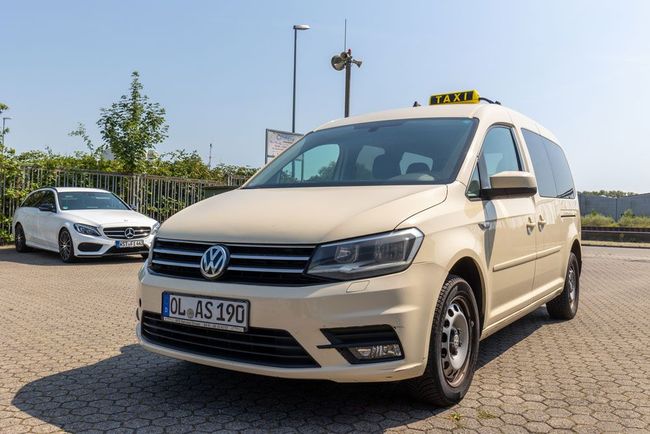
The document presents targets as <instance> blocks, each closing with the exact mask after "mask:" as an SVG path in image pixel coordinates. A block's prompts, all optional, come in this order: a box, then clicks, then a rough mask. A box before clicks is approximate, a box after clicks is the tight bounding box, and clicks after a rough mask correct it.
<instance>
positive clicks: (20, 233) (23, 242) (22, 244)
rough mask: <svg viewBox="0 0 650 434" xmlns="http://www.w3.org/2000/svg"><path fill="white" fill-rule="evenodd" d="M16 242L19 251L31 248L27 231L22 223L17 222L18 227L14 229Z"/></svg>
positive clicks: (26, 250)
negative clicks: (26, 234) (26, 235)
mask: <svg viewBox="0 0 650 434" xmlns="http://www.w3.org/2000/svg"><path fill="white" fill-rule="evenodd" d="M14 244H15V246H16V251H17V252H19V253H25V252H29V251H30V250H31V249H30V248H29V247H28V246H27V238H25V231H24V230H23V226H22V225H21V224H20V223H17V224H16V229H15V230H14Z"/></svg>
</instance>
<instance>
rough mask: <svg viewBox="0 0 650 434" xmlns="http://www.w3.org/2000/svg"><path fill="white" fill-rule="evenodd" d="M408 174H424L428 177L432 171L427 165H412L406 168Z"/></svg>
mask: <svg viewBox="0 0 650 434" xmlns="http://www.w3.org/2000/svg"><path fill="white" fill-rule="evenodd" d="M406 173H424V174H426V175H431V170H430V169H429V166H428V165H427V164H426V163H411V164H409V167H407V168H406Z"/></svg>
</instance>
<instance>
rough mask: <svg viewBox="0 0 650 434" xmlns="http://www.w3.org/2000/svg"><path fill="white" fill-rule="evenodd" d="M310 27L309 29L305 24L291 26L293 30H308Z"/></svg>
mask: <svg viewBox="0 0 650 434" xmlns="http://www.w3.org/2000/svg"><path fill="white" fill-rule="evenodd" d="M310 28H311V27H309V26H308V25H307V24H296V25H295V26H293V30H309V29H310Z"/></svg>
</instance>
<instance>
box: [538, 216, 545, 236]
mask: <svg viewBox="0 0 650 434" xmlns="http://www.w3.org/2000/svg"><path fill="white" fill-rule="evenodd" d="M537 224H538V225H539V230H540V232H541V231H542V229H544V226H546V220H544V216H543V215H541V214H540V215H539V220H538V222H537Z"/></svg>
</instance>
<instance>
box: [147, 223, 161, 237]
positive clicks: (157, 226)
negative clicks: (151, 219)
mask: <svg viewBox="0 0 650 434" xmlns="http://www.w3.org/2000/svg"><path fill="white" fill-rule="evenodd" d="M158 229H160V223H158V222H156V223H154V224H153V226H152V227H151V233H150V234H149V235H156V234H157V233H158Z"/></svg>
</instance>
